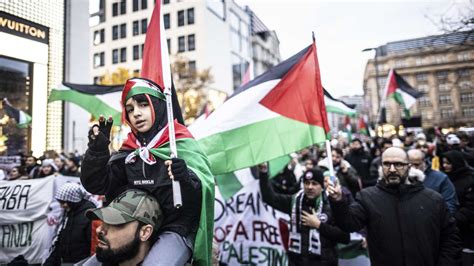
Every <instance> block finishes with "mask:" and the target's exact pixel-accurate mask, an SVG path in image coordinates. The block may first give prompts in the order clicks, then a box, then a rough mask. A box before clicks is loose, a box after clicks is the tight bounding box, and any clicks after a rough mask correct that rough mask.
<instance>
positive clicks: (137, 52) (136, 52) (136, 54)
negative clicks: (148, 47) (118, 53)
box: [133, 45, 140, 60]
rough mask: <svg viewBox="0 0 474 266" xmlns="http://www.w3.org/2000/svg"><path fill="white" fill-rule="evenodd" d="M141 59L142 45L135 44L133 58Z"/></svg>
mask: <svg viewBox="0 0 474 266" xmlns="http://www.w3.org/2000/svg"><path fill="white" fill-rule="evenodd" d="M138 59H140V45H134V46H133V60H138Z"/></svg>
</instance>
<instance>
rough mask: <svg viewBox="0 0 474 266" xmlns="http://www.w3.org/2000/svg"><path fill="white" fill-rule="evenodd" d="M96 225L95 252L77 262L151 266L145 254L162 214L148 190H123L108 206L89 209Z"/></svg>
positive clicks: (89, 264) (153, 237)
mask: <svg viewBox="0 0 474 266" xmlns="http://www.w3.org/2000/svg"><path fill="white" fill-rule="evenodd" d="M86 215H87V217H88V218H89V219H90V220H100V221H102V225H100V226H99V227H97V229H96V232H97V235H98V240H99V241H98V244H97V247H96V254H95V255H94V256H92V257H90V258H87V259H85V260H83V261H81V262H80V263H78V264H77V265H83V266H92V265H100V263H103V265H152V264H149V263H147V260H146V259H145V257H146V256H147V255H148V254H149V251H150V249H151V247H152V246H153V243H154V242H155V241H156V239H157V237H158V230H159V228H160V226H161V223H162V222H163V215H162V212H161V208H160V205H159V204H158V202H157V200H156V199H155V198H154V197H153V196H151V195H150V194H149V193H147V192H145V191H142V190H138V189H130V190H126V191H125V192H123V193H122V194H120V195H119V196H118V197H117V198H115V199H114V200H113V201H112V202H111V203H110V204H109V206H107V207H102V208H98V209H91V210H88V211H87V213H86Z"/></svg>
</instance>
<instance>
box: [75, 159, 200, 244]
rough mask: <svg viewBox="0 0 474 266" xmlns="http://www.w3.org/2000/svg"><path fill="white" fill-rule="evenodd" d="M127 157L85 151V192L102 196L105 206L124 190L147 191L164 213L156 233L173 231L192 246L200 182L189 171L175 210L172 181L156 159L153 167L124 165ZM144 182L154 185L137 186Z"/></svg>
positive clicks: (136, 163) (83, 167)
mask: <svg viewBox="0 0 474 266" xmlns="http://www.w3.org/2000/svg"><path fill="white" fill-rule="evenodd" d="M128 154H129V152H125V151H122V152H119V153H118V154H115V155H114V156H112V157H110V155H109V152H108V151H104V152H94V151H91V150H87V151H86V154H85V156H84V160H83V163H82V172H81V182H82V185H83V186H84V188H85V189H86V190H87V191H89V192H90V193H92V194H97V195H105V198H106V201H107V202H111V201H112V200H113V199H114V198H115V197H116V196H118V195H119V194H120V193H121V192H123V191H125V190H126V189H130V188H138V189H143V190H145V191H148V192H149V193H150V194H152V195H153V196H155V197H156V199H157V200H158V203H159V204H160V207H161V210H162V212H163V217H164V220H163V224H162V226H161V228H160V229H159V232H163V231H172V232H175V233H177V234H179V235H181V236H183V237H186V238H188V239H189V240H190V241H192V242H193V241H194V237H195V235H196V232H197V229H198V226H199V218H200V214H201V202H202V191H201V189H202V188H201V181H200V179H199V178H198V177H197V176H196V175H195V174H194V172H192V171H191V170H189V174H190V178H189V179H188V180H183V181H181V182H180V185H181V195H182V200H183V206H182V207H181V208H179V209H176V208H175V207H174V206H173V191H172V186H171V179H170V178H169V176H168V170H167V167H166V166H165V165H164V161H163V160H161V159H159V158H156V161H157V162H156V164H154V165H148V164H146V163H144V162H143V161H142V160H141V159H140V157H138V156H137V157H136V162H135V163H132V164H127V165H125V157H126V156H127V155H128ZM144 175H145V176H144ZM143 180H151V181H152V182H153V184H143V182H141V183H142V184H140V181H143Z"/></svg>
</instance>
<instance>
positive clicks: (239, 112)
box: [190, 43, 329, 175]
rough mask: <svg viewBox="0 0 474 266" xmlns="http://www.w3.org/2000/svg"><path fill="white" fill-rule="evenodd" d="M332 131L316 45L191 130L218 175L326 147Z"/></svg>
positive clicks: (242, 90)
mask: <svg viewBox="0 0 474 266" xmlns="http://www.w3.org/2000/svg"><path fill="white" fill-rule="evenodd" d="M328 130H329V126H328V122H327V115H326V108H325V104H324V93H323V88H322V86H321V78H320V74H319V65H318V60H317V53H316V45H315V44H314V43H313V44H312V45H310V46H308V47H307V48H305V49H303V50H302V51H300V52H299V53H297V54H296V55H294V56H292V57H290V58H289V59H287V60H286V61H284V62H282V63H280V64H279V65H277V66H275V67H273V68H271V69H270V70H268V71H267V72H265V73H263V74H262V75H260V76H258V77H257V78H255V79H254V80H252V81H250V82H248V83H247V84H245V85H244V86H242V87H240V88H239V89H238V90H236V91H235V93H234V94H233V95H232V96H231V97H230V98H229V99H228V100H227V101H226V102H224V104H222V105H221V106H219V107H218V108H217V109H216V110H215V111H214V112H213V113H211V114H210V115H209V117H208V118H207V119H205V120H202V121H200V122H199V123H195V124H193V125H192V126H191V127H190V131H191V132H192V133H193V135H194V137H195V138H196V139H197V140H198V141H199V143H200V144H201V146H202V147H203V149H204V152H205V153H206V154H207V156H208V157H209V161H210V162H211V166H212V167H211V170H212V172H213V173H214V174H215V175H218V174H225V173H230V172H233V171H235V170H237V169H242V168H246V167H250V166H254V165H257V164H259V163H262V162H265V161H269V160H272V159H274V158H277V157H280V156H283V155H287V154H290V153H291V152H294V151H297V150H300V149H302V148H304V147H307V146H309V145H312V144H314V143H320V142H323V141H324V140H325V134H326V132H327V131H328Z"/></svg>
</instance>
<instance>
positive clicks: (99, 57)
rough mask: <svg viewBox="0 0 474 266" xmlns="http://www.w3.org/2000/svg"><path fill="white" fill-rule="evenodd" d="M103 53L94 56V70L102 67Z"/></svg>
mask: <svg viewBox="0 0 474 266" xmlns="http://www.w3.org/2000/svg"><path fill="white" fill-rule="evenodd" d="M104 63H105V62H104V52H101V53H95V54H94V68H97V67H101V66H104Z"/></svg>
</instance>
